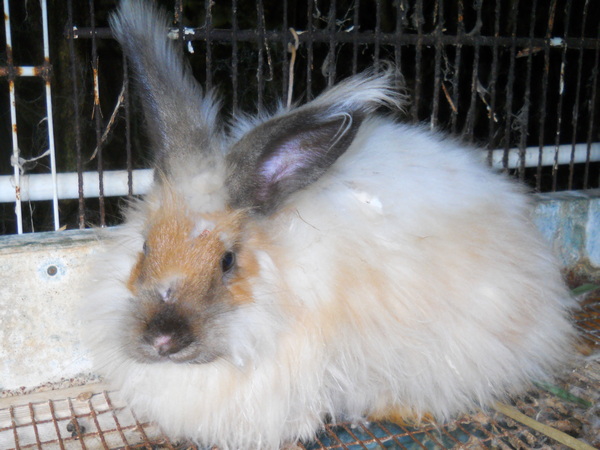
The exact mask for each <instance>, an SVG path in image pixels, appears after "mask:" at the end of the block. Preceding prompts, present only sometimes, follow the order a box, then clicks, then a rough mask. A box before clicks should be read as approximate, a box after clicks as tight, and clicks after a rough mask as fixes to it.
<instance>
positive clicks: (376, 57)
mask: <svg viewBox="0 0 600 450" xmlns="http://www.w3.org/2000/svg"><path fill="white" fill-rule="evenodd" d="M380 42H381V0H376V2H375V49H374V52H373V61H374V62H375V63H378V62H379V47H380V45H379V44H380Z"/></svg>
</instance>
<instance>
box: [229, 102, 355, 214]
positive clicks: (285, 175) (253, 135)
mask: <svg viewBox="0 0 600 450" xmlns="http://www.w3.org/2000/svg"><path fill="white" fill-rule="evenodd" d="M362 117H363V114H362V113H360V112H354V113H347V112H346V113H338V114H334V115H331V114H327V113H326V112H323V111H322V110H321V109H320V108H309V109H300V110H298V111H296V112H293V113H291V114H286V115H284V116H282V117H277V118H274V119H271V120H269V121H267V122H265V123H263V124H262V125H260V126H258V127H257V128H255V129H254V130H252V131H251V132H250V133H248V134H247V135H246V136H244V137H243V138H242V139H241V140H240V141H239V142H238V143H237V144H236V145H235V147H234V148H233V150H232V152H231V153H230V154H229V161H228V162H229V170H230V175H229V177H228V189H229V195H230V205H231V206H232V207H234V208H252V209H253V210H254V211H255V212H259V213H262V214H269V213H271V212H273V211H274V210H275V208H276V207H277V206H278V205H280V204H281V203H282V202H283V201H284V200H285V199H286V198H287V197H288V196H289V195H290V194H292V193H294V192H296V191H297V190H299V189H302V188H303V187H306V186H308V185H309V184H311V183H313V182H314V181H316V180H317V179H318V178H319V177H320V176H321V175H323V173H325V171H326V170H327V169H328V168H329V167H330V166H331V165H332V164H333V163H334V162H335V161H336V160H337V159H338V158H339V157H340V156H341V155H342V154H343V153H344V152H345V151H346V150H347V149H348V147H349V146H350V144H351V143H352V141H353V140H354V136H355V135H356V131H357V130H358V127H359V126H360V123H361V122H362Z"/></svg>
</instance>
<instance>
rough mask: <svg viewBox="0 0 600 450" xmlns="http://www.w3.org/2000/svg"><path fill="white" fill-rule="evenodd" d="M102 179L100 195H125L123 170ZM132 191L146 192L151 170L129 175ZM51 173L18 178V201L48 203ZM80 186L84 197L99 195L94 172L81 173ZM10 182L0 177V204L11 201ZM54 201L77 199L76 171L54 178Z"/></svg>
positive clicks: (125, 186)
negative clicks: (55, 186)
mask: <svg viewBox="0 0 600 450" xmlns="http://www.w3.org/2000/svg"><path fill="white" fill-rule="evenodd" d="M102 175H103V179H104V196H105V197H116V196H123V195H127V194H128V193H129V187H128V175H127V171H126V170H112V171H105V172H103V173H102ZM132 177H133V178H132V188H133V194H134V195H141V194H145V193H146V192H148V190H149V188H150V185H151V184H152V177H153V170H152V169H140V170H134V171H133V173H132ZM51 186H52V174H49V173H48V174H35V175H21V200H23V201H36V200H51V199H52V192H51ZM83 186H84V188H85V197H86V198H94V197H98V196H99V195H100V192H99V188H98V186H99V180H98V172H84V173H83ZM14 191H15V188H14V179H13V177H12V176H10V175H4V176H0V203H8V202H14V201H15V195H14ZM57 191H58V192H57V193H58V198H59V199H61V200H63V199H73V198H79V182H78V177H77V173H76V172H71V173H59V174H58V177H57Z"/></svg>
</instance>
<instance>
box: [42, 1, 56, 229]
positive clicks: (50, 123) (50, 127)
mask: <svg viewBox="0 0 600 450" xmlns="http://www.w3.org/2000/svg"><path fill="white" fill-rule="evenodd" d="M41 7H42V30H43V35H44V38H43V39H44V64H45V67H47V68H48V69H49V68H50V44H49V39H48V10H47V8H46V0H42V1H41ZM44 81H45V84H46V116H47V121H48V150H49V151H50V171H51V173H52V210H53V216H54V231H58V230H59V228H60V213H59V211H58V186H57V182H56V151H55V148H54V115H53V114H52V89H51V87H50V75H49V74H45V76H44Z"/></svg>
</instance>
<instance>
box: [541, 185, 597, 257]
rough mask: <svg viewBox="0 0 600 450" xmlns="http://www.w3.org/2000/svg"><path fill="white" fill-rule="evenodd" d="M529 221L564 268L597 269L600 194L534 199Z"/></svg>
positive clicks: (581, 193) (564, 195) (591, 193)
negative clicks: (582, 264) (590, 267)
mask: <svg viewBox="0 0 600 450" xmlns="http://www.w3.org/2000/svg"><path fill="white" fill-rule="evenodd" d="M536 200H537V204H536V206H535V210H534V214H533V220H534V222H535V224H536V225H537V227H538V228H539V229H540V231H541V233H542V235H543V236H544V238H545V239H546V240H547V241H548V242H549V243H550V244H551V245H552V248H553V249H554V252H555V253H556V255H557V256H558V257H559V258H560V261H561V263H562V265H563V266H565V267H573V266H575V265H577V264H580V263H589V264H590V265H591V266H592V267H594V268H597V269H600V190H591V191H586V192H585V193H584V192H576V191H575V192H560V193H553V194H539V195H537V196H536Z"/></svg>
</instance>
